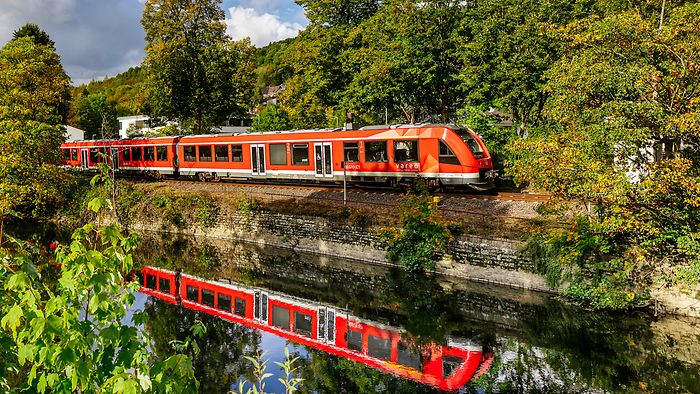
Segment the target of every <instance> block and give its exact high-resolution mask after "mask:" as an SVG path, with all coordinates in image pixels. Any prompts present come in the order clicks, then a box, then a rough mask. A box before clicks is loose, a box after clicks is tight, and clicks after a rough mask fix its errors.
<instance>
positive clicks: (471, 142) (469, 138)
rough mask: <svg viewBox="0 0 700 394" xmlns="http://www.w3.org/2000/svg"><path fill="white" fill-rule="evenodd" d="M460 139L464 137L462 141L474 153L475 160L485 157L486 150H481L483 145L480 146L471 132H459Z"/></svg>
mask: <svg viewBox="0 0 700 394" xmlns="http://www.w3.org/2000/svg"><path fill="white" fill-rule="evenodd" d="M457 134H459V136H460V137H462V141H464V143H466V144H467V146H468V147H469V150H470V151H472V154H473V155H474V158H475V159H481V158H483V157H484V156H485V154H484V150H483V149H482V148H481V145H479V142H477V141H476V139H475V138H474V136H473V135H471V133H470V132H468V131H467V130H459V131H458V132H457Z"/></svg>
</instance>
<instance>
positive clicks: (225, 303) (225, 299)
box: [216, 293, 231, 312]
mask: <svg viewBox="0 0 700 394" xmlns="http://www.w3.org/2000/svg"><path fill="white" fill-rule="evenodd" d="M216 306H217V308H218V309H219V310H222V311H226V312H231V296H227V295H226V294H221V293H219V294H218V295H217V300H216Z"/></svg>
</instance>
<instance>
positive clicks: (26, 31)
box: [12, 23, 55, 49]
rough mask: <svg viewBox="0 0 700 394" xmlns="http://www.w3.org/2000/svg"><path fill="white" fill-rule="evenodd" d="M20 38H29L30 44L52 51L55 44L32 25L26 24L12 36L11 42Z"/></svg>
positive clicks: (44, 33) (43, 32) (37, 27)
mask: <svg viewBox="0 0 700 394" xmlns="http://www.w3.org/2000/svg"><path fill="white" fill-rule="evenodd" d="M22 37H30V38H31V39H32V42H34V44H36V45H44V46H47V47H50V48H52V49H54V46H55V43H54V42H53V41H52V40H51V38H50V37H49V35H48V34H47V33H46V32H45V31H43V30H41V29H40V28H39V26H37V25H35V24H34V23H27V24H26V25H24V26H22V27H21V28H20V29H19V30H16V31H15V32H14V33H13V34H12V39H13V40H17V39H19V38H22Z"/></svg>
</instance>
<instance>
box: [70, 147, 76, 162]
mask: <svg viewBox="0 0 700 394" xmlns="http://www.w3.org/2000/svg"><path fill="white" fill-rule="evenodd" d="M70 156H71V159H72V160H73V161H77V160H78V150H77V149H71V150H70Z"/></svg>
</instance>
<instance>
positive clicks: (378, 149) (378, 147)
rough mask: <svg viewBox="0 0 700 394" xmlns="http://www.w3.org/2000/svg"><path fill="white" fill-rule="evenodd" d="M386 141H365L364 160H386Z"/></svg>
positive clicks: (376, 161)
mask: <svg viewBox="0 0 700 394" xmlns="http://www.w3.org/2000/svg"><path fill="white" fill-rule="evenodd" d="M386 157H387V154H386V141H371V142H365V161H366V162H374V163H379V162H385V161H386Z"/></svg>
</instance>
